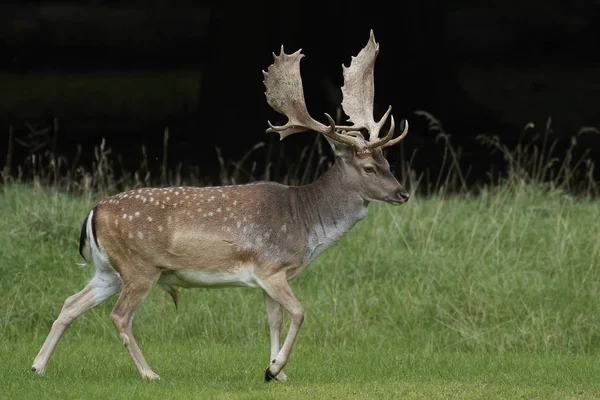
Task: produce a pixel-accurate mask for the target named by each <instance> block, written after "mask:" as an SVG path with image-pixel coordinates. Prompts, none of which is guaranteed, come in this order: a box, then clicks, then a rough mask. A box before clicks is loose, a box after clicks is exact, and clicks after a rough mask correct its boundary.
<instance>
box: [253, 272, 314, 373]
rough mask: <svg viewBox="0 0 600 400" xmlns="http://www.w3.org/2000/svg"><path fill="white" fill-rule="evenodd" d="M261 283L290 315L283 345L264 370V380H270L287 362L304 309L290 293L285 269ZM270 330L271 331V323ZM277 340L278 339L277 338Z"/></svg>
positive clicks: (268, 293)
mask: <svg viewBox="0 0 600 400" xmlns="http://www.w3.org/2000/svg"><path fill="white" fill-rule="evenodd" d="M262 283H263V289H264V290H265V292H266V293H267V295H268V296H269V297H270V298H271V299H272V300H273V301H275V302H277V303H279V304H280V305H281V306H282V307H283V308H284V309H285V310H286V311H287V312H288V313H289V314H290V317H291V322H290V328H289V330H288V334H287V336H286V338H285V341H284V343H283V346H281V349H279V351H278V352H277V354H276V355H275V357H274V358H272V359H271V365H270V366H269V367H268V368H267V369H266V371H265V380H266V381H270V380H272V379H275V378H276V377H277V375H278V374H280V372H281V370H282V369H283V367H284V366H285V365H286V364H287V362H288V359H289V357H290V353H291V351H292V347H293V346H294V341H295V340H296V335H297V334H298V330H299V329H300V326H301V325H302V323H303V322H304V310H303V309H302V305H301V304H300V302H299V301H298V300H297V299H296V297H295V296H294V293H292V289H290V286H289V284H288V281H287V276H286V273H285V271H281V272H279V273H277V274H275V275H273V276H270V277H269V278H267V279H264V280H263V281H262ZM280 326H281V325H280ZM271 332H273V326H272V325H271ZM271 340H273V339H271ZM277 341H279V339H277ZM271 348H272V349H273V342H271Z"/></svg>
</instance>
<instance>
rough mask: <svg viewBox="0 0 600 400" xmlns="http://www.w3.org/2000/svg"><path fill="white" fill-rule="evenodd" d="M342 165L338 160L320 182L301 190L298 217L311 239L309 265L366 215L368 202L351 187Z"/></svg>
mask: <svg viewBox="0 0 600 400" xmlns="http://www.w3.org/2000/svg"><path fill="white" fill-rule="evenodd" d="M342 163H343V161H341V160H338V161H337V162H336V163H335V164H334V165H333V166H332V167H331V168H330V169H329V170H328V171H327V172H325V173H324V174H323V175H322V176H321V177H320V178H319V179H318V180H316V181H315V182H313V183H312V184H309V185H306V186H302V187H299V188H298V190H299V192H300V193H299V196H298V199H299V201H300V203H299V204H298V208H299V211H300V213H299V214H300V216H301V218H302V220H303V222H304V227H305V228H306V230H307V236H308V249H307V250H308V254H307V261H308V262H310V261H313V260H314V259H315V258H316V257H318V256H319V255H320V254H321V253H322V252H323V251H325V249H327V248H328V247H329V246H331V245H332V244H333V243H335V242H336V241H337V240H339V239H340V238H341V237H342V236H344V235H345V234H346V233H347V232H348V231H349V230H350V229H351V228H352V227H353V226H354V224H356V223H357V222H358V221H360V220H361V219H363V218H365V217H366V216H367V205H368V202H367V201H365V200H364V199H363V198H362V197H361V196H360V195H359V194H358V193H357V192H356V191H355V190H353V189H352V187H351V186H350V185H349V184H348V182H347V180H348V179H347V175H346V173H345V171H344V166H343V165H342Z"/></svg>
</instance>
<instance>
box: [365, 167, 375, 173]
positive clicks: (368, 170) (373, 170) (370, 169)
mask: <svg viewBox="0 0 600 400" xmlns="http://www.w3.org/2000/svg"><path fill="white" fill-rule="evenodd" d="M363 171H365V172H366V173H367V174H373V173H375V167H373V166H372V165H365V166H364V167H363Z"/></svg>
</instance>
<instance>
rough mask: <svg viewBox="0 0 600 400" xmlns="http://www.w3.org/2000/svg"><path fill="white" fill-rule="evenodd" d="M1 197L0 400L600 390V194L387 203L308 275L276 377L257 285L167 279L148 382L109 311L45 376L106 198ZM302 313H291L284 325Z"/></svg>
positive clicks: (526, 193) (81, 324) (149, 330)
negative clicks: (185, 284)
mask: <svg viewBox="0 0 600 400" xmlns="http://www.w3.org/2000/svg"><path fill="white" fill-rule="evenodd" d="M0 190H2V192H1V194H0V254H1V257H0V269H1V270H2V275H1V276H2V278H1V279H0V293H1V294H0V360H2V362H0V389H1V390H0V393H1V394H0V397H2V398H8V399H21V398H22V399H29V398H34V397H40V396H42V397H43V398H44V399H51V398H57V399H58V398H60V399H68V398H73V399H75V398H77V399H79V398H161V399H169V398H177V399H185V398H256V399H265V398H266V399H268V398H319V399H321V398H361V399H362V398H378V399H379V398H416V399H421V398H423V399H432V398H460V399H464V398H467V399H478V398H481V399H489V398H506V399H514V398H528V399H530V398H543V399H562V398H578V399H579V398H599V397H600V380H599V379H598V376H600V363H599V361H598V355H600V354H599V353H600V301H598V293H599V288H600V273H599V265H600V263H599V261H600V254H599V249H600V235H598V228H597V223H598V221H599V220H600V202H598V201H595V200H591V199H585V198H574V197H572V196H569V195H567V194H565V193H563V192H561V191H557V190H551V189H547V188H543V187H539V186H526V185H509V186H501V187H499V188H497V189H493V190H489V191H487V192H484V193H483V194H481V195H478V196H471V195H457V196H432V197H419V196H414V197H413V198H412V199H411V201H410V202H408V203H407V204H406V205H404V206H402V207H391V206H387V205H379V204H374V205H372V206H371V207H370V214H369V216H368V217H367V219H366V220H364V221H362V222H360V223H359V224H358V225H357V226H356V227H355V228H354V230H352V231H351V232H350V233H349V234H348V235H347V236H346V237H345V238H343V239H342V240H341V241H340V242H339V243H337V244H336V245H335V246H333V247H332V248H331V249H329V250H328V251H327V252H325V253H324V254H323V255H322V256H321V257H320V258H319V259H318V260H317V261H316V262H315V263H314V264H313V265H312V266H311V267H310V268H308V269H307V270H306V271H305V273H303V274H302V275H301V276H300V277H298V278H297V279H296V280H294V281H293V282H292V289H293V290H294V292H295V294H296V296H297V297H298V298H299V300H300V301H301V303H302V304H303V306H304V309H305V312H306V320H305V323H304V325H303V327H302V329H301V331H300V334H299V337H298V340H297V344H296V346H295V348H294V351H293V353H292V356H291V359H290V363H289V364H288V366H287V367H286V369H285V371H286V372H287V374H288V375H289V376H290V381H289V382H287V383H284V384H280V383H269V384H267V383H264V382H263V370H264V368H265V367H266V366H267V364H268V356H269V354H268V353H269V339H268V326H267V320H266V314H265V311H264V306H263V299H262V294H261V293H260V291H259V290H256V289H245V288H239V289H224V290H215V289H212V290H209V289H196V290H182V291H180V307H179V310H178V311H175V308H174V306H173V304H172V302H171V300H170V298H169V297H168V295H167V294H165V293H164V292H163V291H161V290H160V289H158V288H157V289H155V290H153V291H152V293H151V295H150V296H149V297H148V298H147V300H146V301H145V303H144V304H143V306H142V307H141V309H140V310H139V312H138V313H137V315H136V318H135V321H134V332H135V333H136V336H137V339H138V342H139V344H140V347H141V348H142V350H143V351H144V353H145V355H146V358H147V359H148V362H149V364H150V365H151V366H152V368H153V369H154V370H155V371H156V372H157V373H158V374H159V375H161V377H162V380H161V381H156V382H150V381H144V380H142V379H141V378H140V377H139V375H138V372H137V370H136V368H135V366H134V365H133V362H132V361H131V359H130V357H129V355H128V354H127V352H126V351H125V350H124V349H123V348H122V346H121V344H120V341H119V339H118V336H117V334H116V330H115V329H114V327H113V326H112V323H111V321H110V318H109V313H110V309H111V307H112V305H113V304H114V302H115V301H116V297H115V298H111V299H109V300H108V301H107V302H105V303H104V304H103V305H101V306H99V307H97V308H96V309H93V310H92V311H90V312H88V313H86V314H84V315H83V316H81V317H80V318H79V319H78V320H76V321H75V322H74V323H73V325H72V326H71V327H70V328H69V330H67V333H66V334H65V336H64V337H63V340H62V341H61V343H60V344H59V346H58V348H57V351H56V353H55V354H54V356H53V358H51V360H50V362H49V363H48V367H47V373H46V375H45V376H37V375H34V374H32V373H31V372H30V371H29V368H30V366H31V363H32V361H33V358H34V357H35V355H36V354H37V351H38V350H39V348H40V346H41V344H42V342H43V341H44V339H45V337H46V335H47V333H48V330H49V328H50V325H51V324H52V322H53V320H54V319H55V318H56V316H57V315H58V313H59V311H60V308H61V307H62V303H63V301H64V300H65V298H66V297H68V296H69V295H71V294H73V293H75V292H76V291H78V290H80V289H81V288H82V287H83V285H84V284H85V283H86V279H89V278H90V276H91V272H92V269H91V268H90V267H89V266H88V267H81V266H78V265H77V263H80V262H81V259H80V257H79V254H78V252H77V246H78V238H79V229H80V224H81V222H82V220H83V218H84V217H85V215H86V213H87V212H88V210H89V208H90V207H91V206H92V205H93V203H94V201H95V200H97V199H95V198H91V197H88V198H84V197H72V196H69V195H66V194H63V193H59V192H56V191H54V190H51V189H36V190H34V189H32V188H29V187H26V186H24V185H6V186H4V187H3V188H2V189H0ZM286 322H287V319H286Z"/></svg>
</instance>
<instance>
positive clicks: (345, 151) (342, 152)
mask: <svg viewBox="0 0 600 400" xmlns="http://www.w3.org/2000/svg"><path fill="white" fill-rule="evenodd" d="M324 137H325V139H327V142H328V143H329V145H330V146H331V150H332V151H333V154H334V155H335V156H336V157H340V158H342V159H344V160H350V159H352V157H353V156H354V154H355V153H356V149H355V148H354V147H352V146H348V145H346V144H344V143H340V142H336V141H334V140H331V139H329V138H328V137H327V136H324Z"/></svg>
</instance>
